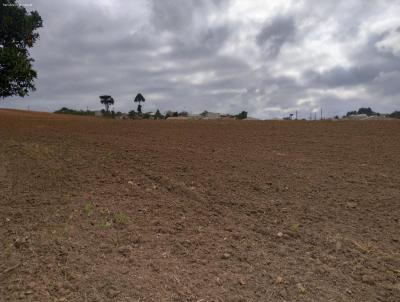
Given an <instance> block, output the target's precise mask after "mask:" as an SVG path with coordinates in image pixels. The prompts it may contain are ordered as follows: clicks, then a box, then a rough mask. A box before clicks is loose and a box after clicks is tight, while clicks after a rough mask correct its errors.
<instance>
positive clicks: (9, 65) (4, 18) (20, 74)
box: [0, 0, 43, 98]
mask: <svg viewBox="0 0 400 302" xmlns="http://www.w3.org/2000/svg"><path fill="white" fill-rule="evenodd" d="M42 26H43V23H42V18H41V17H40V15H39V13H38V12H37V11H32V12H30V13H28V12H27V11H26V9H25V8H24V7H23V6H20V5H18V3H16V1H15V0H0V97H2V98H6V97H10V96H13V95H18V96H20V97H24V96H25V95H27V94H28V92H29V91H34V90H35V86H34V79H35V78H36V77H37V73H36V71H35V70H33V69H32V62H33V61H34V60H33V59H32V58H30V57H29V51H28V48H30V47H32V46H33V44H35V42H36V41H37V40H38V39H39V34H38V33H37V32H35V30H36V29H38V28H39V27H42Z"/></svg>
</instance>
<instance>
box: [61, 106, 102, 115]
mask: <svg viewBox="0 0 400 302" xmlns="http://www.w3.org/2000/svg"><path fill="white" fill-rule="evenodd" d="M54 113H58V114H73V115H95V112H94V111H90V110H86V111H85V110H74V109H69V108H67V107H62V108H61V109H59V110H56V111H54Z"/></svg>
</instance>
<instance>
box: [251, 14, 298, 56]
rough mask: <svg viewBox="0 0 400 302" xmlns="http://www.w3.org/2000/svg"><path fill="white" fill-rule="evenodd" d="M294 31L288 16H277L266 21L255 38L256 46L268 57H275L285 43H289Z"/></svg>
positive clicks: (293, 23) (292, 23) (294, 28)
mask: <svg viewBox="0 0 400 302" xmlns="http://www.w3.org/2000/svg"><path fill="white" fill-rule="evenodd" d="M295 31H296V26H295V22H294V20H293V18H292V17H290V16H277V17H275V18H274V19H272V20H269V21H267V23H266V24H265V25H264V26H263V28H262V29H261V31H260V32H259V33H258V35H257V37H256V41H257V44H258V45H259V46H260V47H261V48H262V49H263V51H264V52H265V53H266V54H267V55H269V56H272V57H274V56H276V55H277V54H278V53H279V51H280V49H281V47H282V46H283V44H284V43H285V42H288V41H291V40H292V39H293V37H294V34H295Z"/></svg>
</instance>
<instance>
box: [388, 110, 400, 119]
mask: <svg viewBox="0 0 400 302" xmlns="http://www.w3.org/2000/svg"><path fill="white" fill-rule="evenodd" d="M389 117H391V118H400V111H393V112H392V113H391V114H389Z"/></svg>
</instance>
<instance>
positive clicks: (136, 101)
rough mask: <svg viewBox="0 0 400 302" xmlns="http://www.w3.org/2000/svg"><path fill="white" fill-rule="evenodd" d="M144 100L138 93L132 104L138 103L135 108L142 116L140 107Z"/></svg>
mask: <svg viewBox="0 0 400 302" xmlns="http://www.w3.org/2000/svg"><path fill="white" fill-rule="evenodd" d="M145 101H146V100H145V98H144V97H143V95H142V94H141V93H138V94H137V96H136V97H135V100H134V102H135V103H139V105H138V107H137V112H138V113H139V114H142V105H140V103H141V102H145Z"/></svg>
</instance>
